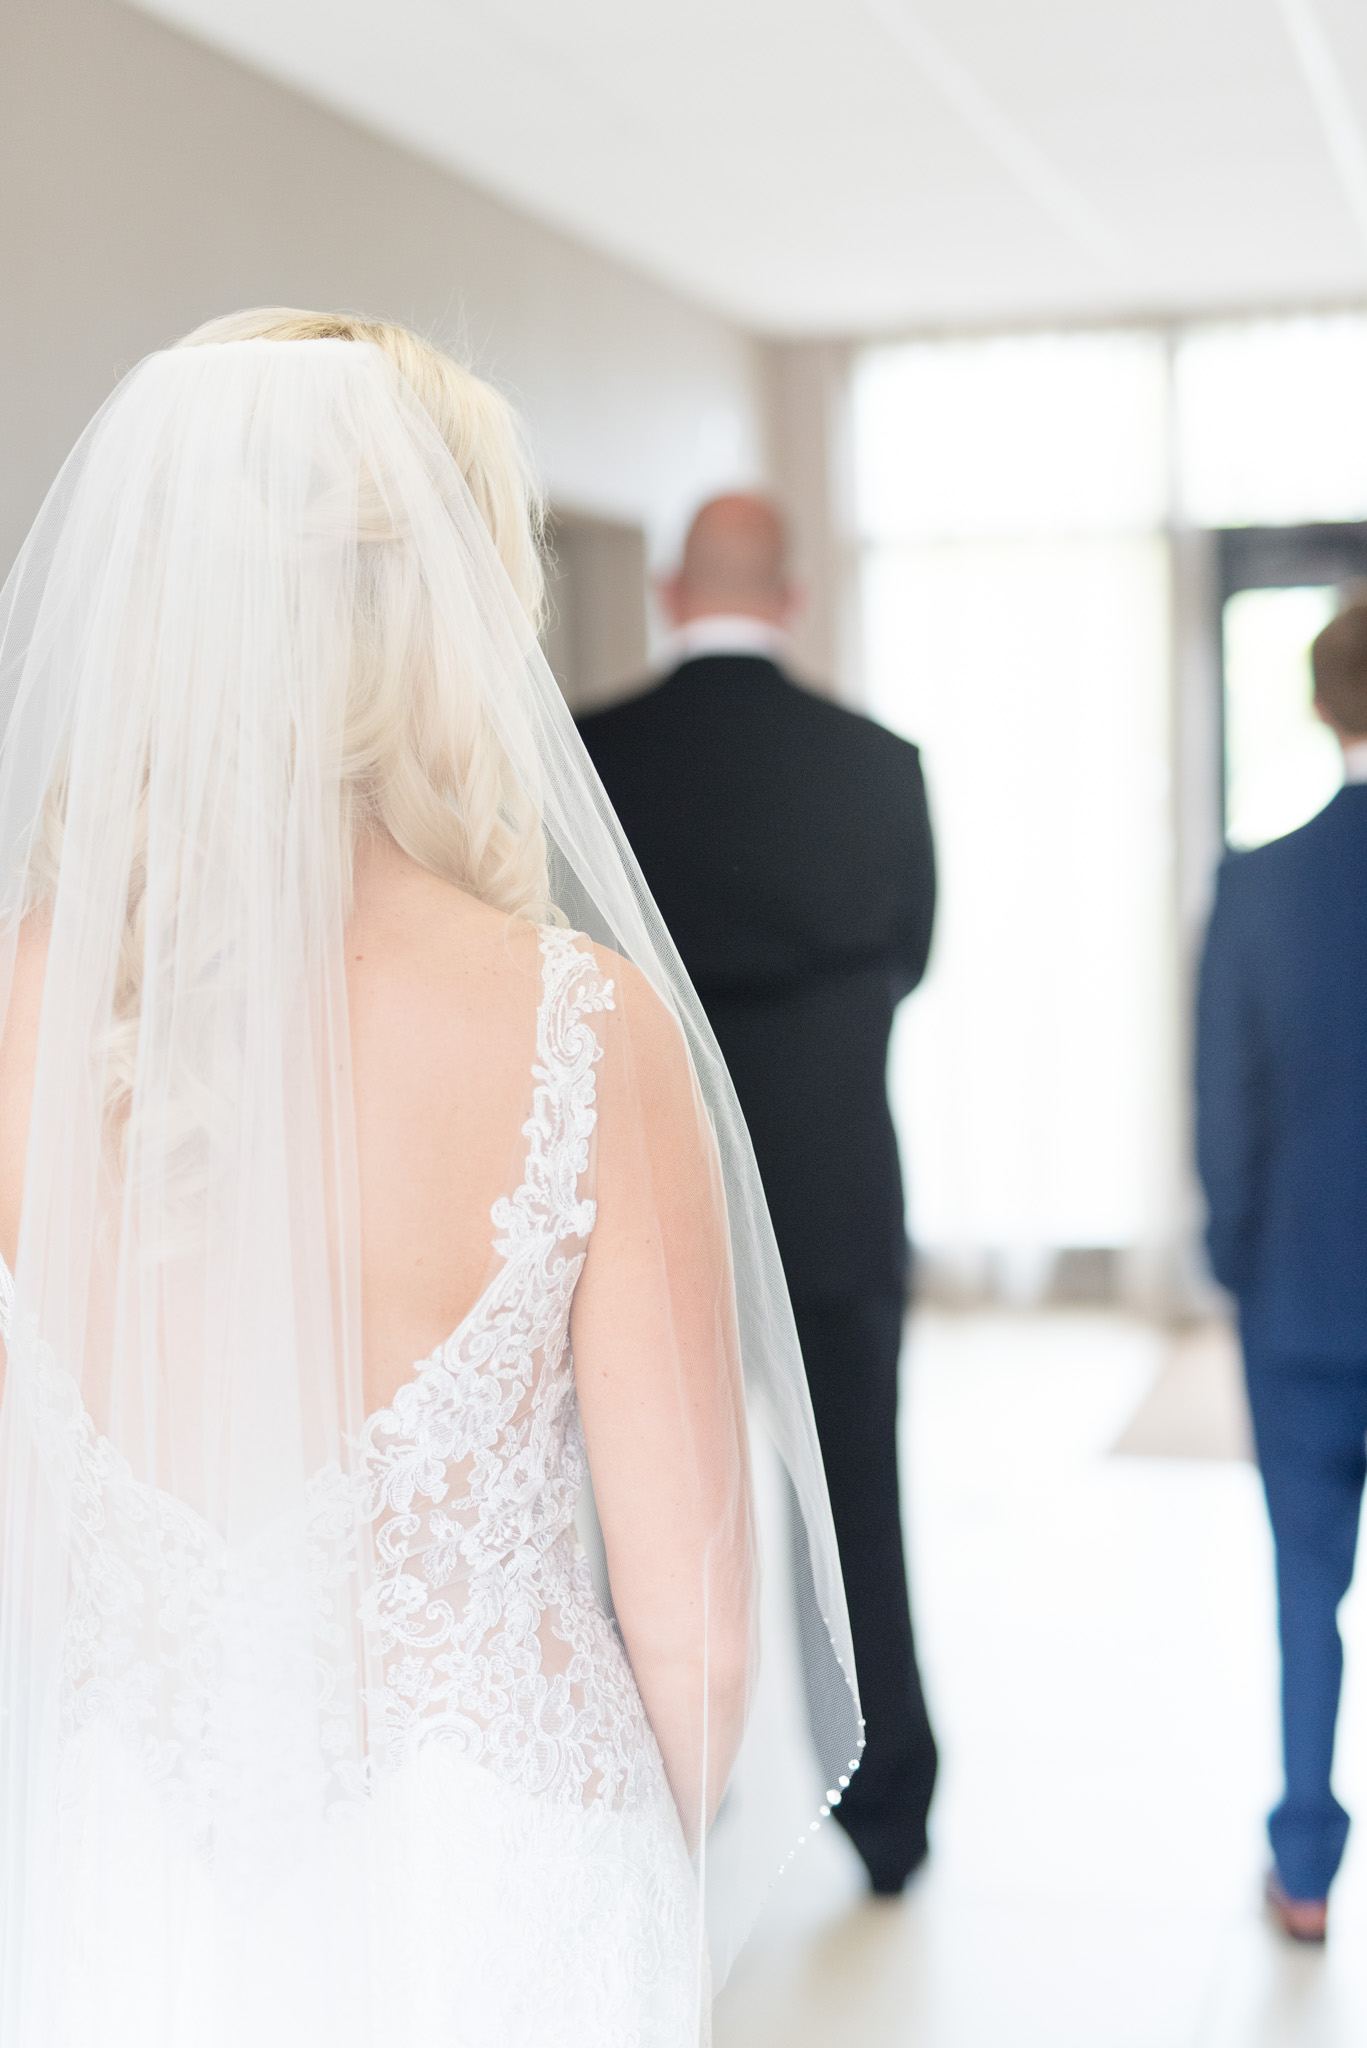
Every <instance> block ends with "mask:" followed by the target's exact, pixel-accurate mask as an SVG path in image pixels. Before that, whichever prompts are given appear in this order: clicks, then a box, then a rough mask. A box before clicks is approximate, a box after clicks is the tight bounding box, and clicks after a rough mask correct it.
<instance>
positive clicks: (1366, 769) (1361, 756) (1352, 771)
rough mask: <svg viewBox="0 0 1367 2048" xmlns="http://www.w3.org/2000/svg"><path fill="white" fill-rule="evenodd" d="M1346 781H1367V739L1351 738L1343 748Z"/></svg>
mask: <svg viewBox="0 0 1367 2048" xmlns="http://www.w3.org/2000/svg"><path fill="white" fill-rule="evenodd" d="M1343 779H1344V781H1345V782H1367V740H1350V741H1349V742H1348V744H1347V746H1346V747H1345V748H1344V750H1343Z"/></svg>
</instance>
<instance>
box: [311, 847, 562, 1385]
mask: <svg viewBox="0 0 1367 2048" xmlns="http://www.w3.org/2000/svg"><path fill="white" fill-rule="evenodd" d="M540 992H541V963H540V957H539V952H538V947H537V935H536V932H535V930H534V929H533V927H532V926H531V925H529V924H525V923H523V922H521V921H518V920H515V919H510V918H507V917H504V916H503V915H502V914H501V913H500V912H498V911H494V910H490V909H489V908H488V907H487V906H486V905H485V904H483V903H479V902H477V901H476V900H475V899H474V898H473V897H472V896H467V895H465V894H464V893H463V892H462V891H461V890H459V889H454V888H452V887H451V886H450V884H449V883H446V882H442V881H439V880H438V879H437V878H436V877H435V876H434V875H431V874H429V873H427V871H426V870H425V869H423V868H420V867H419V866H418V865H417V863H416V862H414V861H411V860H409V859H408V858H407V856H406V855H404V854H402V853H401V852H400V851H399V849H398V848H397V847H396V846H395V845H394V843H393V841H392V840H388V839H370V840H367V841H366V842H364V843H363V845H362V847H361V849H360V850H359V852H358V856H357V861H356V890H355V909H354V912H353V915H352V917H351V920H350V922H349V924H348V927H347V999H348V1009H349V1012H350V1020H351V1054H352V1065H353V1071H354V1075H355V1099H356V1141H357V1155H358V1166H359V1174H360V1187H361V1304H362V1309H361V1313H362V1341H363V1347H364V1357H365V1405H366V1408H367V1410H368V1411H373V1410H374V1409H376V1408H381V1407H385V1406H387V1405H388V1404H389V1402H390V1401H391V1400H392V1399H393V1396H394V1393H395V1391H396V1389H397V1388H398V1387H399V1386H400V1385H401V1384H402V1383H403V1381H404V1380H406V1379H407V1378H408V1377H409V1375H410V1373H411V1372H412V1368H413V1365H414V1362H415V1361H416V1360H418V1359H422V1358H426V1357H427V1355H428V1353H429V1352H431V1351H432V1350H433V1349H434V1347H435V1346H436V1345H438V1344H440V1343H441V1342H442V1341H443V1339H444V1338H446V1337H448V1336H449V1335H450V1334H451V1332H452V1330H454V1329H455V1327H456V1325H457V1324H458V1323H459V1322H460V1320H461V1318H462V1317H463V1316H464V1315H465V1313H466V1311H467V1310H468V1309H469V1308H470V1306H471V1304H472V1302H474V1301H475V1299H476V1298H477V1296H478V1294H479V1292H480V1290H481V1288H482V1287H483V1286H484V1284H485V1282H486V1280H487V1279H488V1277H489V1271H490V1266H491V1262H492V1260H493V1256H494V1255H493V1250H492V1236H493V1231H492V1226H491V1224H490V1218H489V1212H490V1209H491V1207H492V1205H493V1203H494V1201H495V1200H496V1199H497V1197H498V1196H499V1195H502V1194H510V1193H511V1192H512V1190H513V1188H514V1187H515V1186H516V1185H517V1180H518V1177H519V1174H520V1171H521V1166H522V1157H523V1154H524V1152H525V1150H526V1140H525V1138H524V1137H523V1136H522V1125H523V1124H524V1122H525V1121H526V1118H527V1114H528V1112H529V1110H530V1107H531V1092H532V1063H533V1060H534V1057H535V1050H536V1010H537V1003H538V1000H539V997H540Z"/></svg>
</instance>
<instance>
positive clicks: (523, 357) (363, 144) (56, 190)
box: [0, 0, 768, 573]
mask: <svg viewBox="0 0 1367 2048" xmlns="http://www.w3.org/2000/svg"><path fill="white" fill-rule="evenodd" d="M267 302H271V303H280V302H283V303H287V304H294V305H305V306H327V307H333V306H345V307H349V308H356V309H360V310H362V311H365V312H370V313H377V314H382V315H387V316H389V317H392V318H395V319H399V320H403V321H406V322H409V323H410V324H412V325H414V326H416V327H418V328H420V329H421V330H423V331H424V332H429V333H431V334H433V335H434V337H435V338H437V339H439V340H443V341H445V342H447V343H453V344H455V345H456V346H457V347H458V349H460V350H461V351H462V352H463V353H464V354H465V355H466V357H467V359H469V360H471V361H472V362H473V364H474V365H475V367H476V368H479V369H481V370H483V371H484V372H485V373H486V374H489V375H491V376H493V377H494V378H495V379H496V380H497V381H498V382H499V383H500V384H501V385H502V386H503V387H504V388H505V389H506V390H508V391H509V392H510V393H511V395H512V396H513V397H514V399H515V400H516V401H517V403H518V404H519V405H520V406H521V407H522V409H523V412H524V414H525V416H526V418H527V420H528V423H529V426H530V430H531V434H532V439H533V444H534V447H535V450H536V454H537V458H538V460H539V462H540V464H541V467H542V471H543V474H544V477H545V479H546V482H547V484H548V486H549V488H550V490H551V492H552V494H553V495H554V497H555V498H556V499H557V501H558V502H559V503H560V504H562V505H566V506H570V507H578V508H582V509H584V510H586V511H592V512H597V513H600V514H605V515H608V516H611V517H614V518H618V519H625V520H629V521H632V522H634V523H639V524H641V525H643V526H644V527H645V529H646V533H647V536H648V541H649V546H650V552H651V555H652V557H653V559H654V560H655V561H657V562H659V561H662V560H664V559H666V558H667V557H668V556H669V554H670V553H671V552H672V550H673V548H674V547H675V546H676V544H677V541H678V538H679V535H680V533H681V530H682V526H683V523H684V520H685V519H686V517H687V514H688V513H689V511H690V510H691V509H692V507H693V506H694V505H695V504H696V502H697V501H698V500H699V499H701V498H702V497H704V496H705V495H707V494H708V493H709V492H710V491H712V490H715V489H718V488H722V487H725V486H727V485H730V484H734V483H738V482H739V483H745V482H751V481H757V480H760V479H762V478H763V477H764V475H765V473H766V454H765V448H766V433H767V426H768V398H767V375H768V360H767V351H765V350H764V349H763V348H762V347H761V346H760V345H759V344H757V343H755V342H754V341H752V340H750V339H749V338H748V337H746V336H744V335H742V334H740V333H738V332H737V331H735V330H733V329H731V328H729V327H727V326H726V325H724V324H723V323H722V322H721V321H719V320H717V319H715V318H713V317H712V316H710V315H708V314H706V313H704V312H702V311H700V310H698V309H697V308H695V307H693V306H691V305H689V304H687V303H686V302H684V301H683V300H681V299H678V298H675V297H673V296H672V295H671V294H670V293H668V292H666V291H664V290H663V289H661V288H659V287H657V286H656V285H654V284H651V283H649V282H647V281H645V280H643V279H641V278H638V277H637V276H635V275H634V274H633V273H631V272H629V271H627V270H625V269H623V268H621V267H619V266H617V265H615V264H613V263H610V262H608V261H607V260H605V259H604V258H602V257H600V256H597V255H595V254H593V253H591V252H590V251H588V250H586V249H584V248H582V247H581V246H579V245H578V244H576V243H573V242H571V241H569V240H567V239H566V238H565V237H563V236H561V235H558V234H555V233H552V232H550V231H549V230H547V229H544V228H542V227H540V226H538V225H536V224H535V223H533V222H531V221H529V220H527V219H525V218H523V217H522V216H521V215H518V214H516V213H513V212H512V211H510V210H509V209H508V208H507V207H505V206H503V205H501V204H499V203H497V202H495V201H494V200H491V199H488V198H486V197H485V196H484V195H482V194H480V193H477V192H475V191H473V190H471V189H469V188H468V187H465V186H462V185H461V184H459V183H457V182H456V181H455V180H454V179H452V178H450V177H448V176H447V175H445V174H444V173H442V172H440V171H437V170H435V169H433V168H431V167H430V166H429V165H427V164H425V163H422V162H420V161H419V160H417V159H416V158H414V157H410V156H408V155H406V154H405V153H404V152H403V151H401V150H399V149H397V148H394V147H393V146H391V145H390V144H388V143H386V142H382V141H380V140H378V139H376V138H375V137H372V136H370V135H368V134H366V133H364V132H362V131H361V130H360V129H358V128H355V127H352V126H351V125H350V124H348V123H347V122H345V121H343V120H341V119H339V118H338V117H336V116H335V115H332V114H330V113H327V112H325V111H324V110H322V109H321V108H319V107H316V106H314V105H312V104H311V103H309V102H307V101H305V100H303V99H300V98H296V97H295V96H294V95H292V94H291V93H289V92H286V91H284V90H282V89H280V88H279V87H277V86H274V85H271V84H269V83H268V82H267V81H265V80H264V79H262V78H260V77H258V76H256V75H255V74H254V73H251V72H249V71H246V70H243V69H240V68H238V67H237V66H236V65H234V64H232V63H231V62H229V61H228V60H226V59H225V58H223V57H221V56H218V55H217V54H214V53H212V52H210V51H208V50H206V49H204V48H201V47H200V46H199V45H197V44H195V43H192V42H190V41H188V40H185V39H183V38H182V37H180V36H179V35H177V34H175V33H173V32H172V31H170V30H168V29H166V28H163V27H161V26H160V25H158V24H156V23H153V22H151V21H149V20H148V19H146V18H145V17H144V16H142V15H139V14H136V13H134V12H132V11H131V10H129V9H126V8H124V7H123V6H121V5H119V4H117V0H4V4H3V6H0V573H3V570H4V569H6V568H7V567H8V565H9V562H10V560H11V558H12V556H13V554H14V552H15V549H16V548H17V546H18V545H19V542H20V541H21V539H22V537H23V534H24V533H25V531H26V530H27V527H28V525H29V523H30V521H31V520H32V517H33V515H34V512H35V511H36V509H37V506H38V504H39V502H40V500H41V497H42V494H43V491H44V490H45V489H46V487H47V485H48V483H49V482H50V481H51V478H52V476H53V474H54V473H55V471H56V469H57V467H58V464H59V463H60V462H61V460H62V458H63V456H64V455H65V454H66V452H67V450H68V448H69V447H70V446H71V444H72V442H73V441H74V439H75V437H76V435H77V434H78V433H79V431H80V429H81V427H82V426H83V425H84V423H85V421H86V420H87V419H88V418H89V416H90V414H91V413H92V412H93V411H94V409H95V408H96V406H97V405H98V404H99V403H100V401H101V400H102V399H103V398H104V397H105V395H106V394H107V392H108V391H109V389H110V387H111V385H112V384H113V382H114V381H115V379H116V378H117V377H118V375H119V374H120V373H121V372H122V371H124V370H126V369H127V368H128V367H130V366H131V365H132V364H133V363H134V362H136V361H137V359H138V358H139V357H140V356H141V355H143V354H144V353H145V352H146V351H147V350H148V349H151V348H156V347H158V346H160V345H162V344H164V343H166V342H168V341H170V340H173V339H174V338H175V337H176V336H177V335H179V334H181V333H183V332H185V331H186V330H187V329H188V328H190V327H192V326H194V325H195V324H196V323H197V322H199V321H200V320H203V319H205V318H207V317H208V316H209V315H211V314H214V313H219V312H224V311H227V310H229V309H231V308H234V307H237V306H242V305H251V304H261V303H267Z"/></svg>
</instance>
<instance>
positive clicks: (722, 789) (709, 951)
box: [581, 496, 936, 1893]
mask: <svg viewBox="0 0 1367 2048" xmlns="http://www.w3.org/2000/svg"><path fill="white" fill-rule="evenodd" d="M661 595H662V598H663V601H664V605H665V608H666V611H667V612H668V614H669V617H670V619H671V621H672V623H673V625H674V628H675V638H674V647H673V655H674V661H673V666H672V667H671V670H670V672H669V673H668V674H667V675H666V676H665V677H664V678H663V680H661V681H658V682H656V683H655V684H654V685H653V686H652V687H650V688H649V689H648V690H647V691H646V692H645V694H644V695H640V696H637V697H635V698H634V699H632V700H631V701H629V702H627V703H624V704H619V705H615V706H614V707H613V708H612V709H611V710H608V711H602V712H599V713H598V714H596V715H595V716H593V717H590V718H586V719H585V720H584V721H583V724H582V727H581V730H582V732H583V735H584V741H585V744H586V746H587V747H588V750H589V753H590V754H591V755H592V757H593V760H594V763H595V765H596V767H597V769H598V772H599V774H600V775H601V776H602V778H603V782H604V784H605V786H606V788H607V792H608V795H609V796H610V797H611V799H612V802H613V804H614V806H615V808H616V810H617V814H618V816H619V818H620V819H621V821H622V824H623V826H624V828H625V830H626V834H627V837H628V838H629V839H630V841H631V843H632V846H633V847H634V848H635V850H636V854H637V856H638V858H639V860H640V862H641V866H642V868H643V869H644V870H645V876H646V880H647V881H648V882H649V884H650V887H651V889H652V891H653V892H654V895H655V899H656V901H657V903H658V904H659V906H660V909H661V911H662V912H663V914H664V917H665V920H666V922H667V923H668V925H669V929H670V931H671V933H672V934H673V936H674V939H675V941H676V943H677V945H678V947H679V950H680V952H681V953H682V954H683V958H684V963H685V965H686V966H687V968H688V970H689V973H690V974H691V976H692V978H693V982H694V985H695V987H696V988H697V991H698V994H699V996H700V997H701V999H702V1002H703V1006H704V1008H705V1009H706V1011H707V1014H708V1016H709V1017H710V1019H711V1022H712V1025H713V1028H714V1030H715V1031H716V1034H717V1038H718V1041H719V1042H720V1045H721V1049H722V1052H723V1053H724V1054H725V1057H726V1061H727V1065H728V1066H729V1067H730V1070H731V1077H732V1079H733V1081H734V1082H735V1085H736V1093H737V1094H738V1096H739V1097H740V1103H741V1107H742V1109H743V1110H744V1112H745V1117H746V1121H747V1123H748V1124H749V1127H750V1135H751V1138H752V1139H753V1141H754V1147H755V1156H756V1158H757V1159H758V1161H759V1169H760V1173H761V1175H762V1177H763V1181H764V1189H765V1194H766V1196H767V1198H768V1202H769V1209H770V1213H771V1214H772V1216H773V1220H774V1230H775V1233H776V1235H777V1238H778V1245H779V1251H780V1252H781V1254H782V1256H783V1264H784V1269H785V1271H786V1274H787V1278H788V1288H789V1292H790V1294H791V1295H792V1299H793V1309H794V1312H795V1315H796V1318H797V1328H798V1336H799V1338H800V1339H801V1343H802V1352H803V1358H804V1360H805V1362H806V1367H807V1378H808V1382H809V1384H810V1387H811V1391H812V1406H813V1408H814V1410H815V1413H816V1424H817V1430H818V1432H819V1434H820V1437H821V1447H822V1453H823V1456H824V1458H825V1463H826V1477H827V1482H828V1484H829V1487H830V1495H831V1508H832V1511H833V1513H834V1516H835V1527H836V1535H837V1537H838V1539H839V1543H840V1555H841V1562H842V1565H843V1567H844V1572H845V1586H846V1592H847V1595H848V1598H849V1606H850V1622H851V1626H852V1628H853V1633H854V1651H855V1660H856V1663H857V1665H858V1668H859V1684H860V1692H861V1697H862V1701H863V1708H864V1716H865V1722H866V1737H867V1741H866V1747H865V1751H864V1758H863V1763H862V1766H861V1768H860V1770H859V1771H858V1773H857V1774H856V1776H855V1778H854V1780H853V1782H852V1784H851V1787H850V1790H849V1792H848V1793H847V1794H846V1796H845V1799H844V1800H843V1801H842V1803H841V1805H840V1807H839V1808H838V1809H837V1818H838V1819H839V1821H840V1823H841V1825H842V1826H843V1827H844V1828H845V1830H846V1832H847V1833H848V1834H849V1836H850V1838H851V1840H852V1841H853V1843H854V1845H855V1847H856V1848H857V1849H858V1851H859V1853H860V1855H861V1856H862V1857H863V1859H864V1862H865V1865H866V1866H867V1869H868V1872H869V1877H870V1880H871V1882H872V1884H873V1887H874V1889H875V1891H878V1892H883V1893H895V1892H898V1891H900V1890H901V1889H902V1886H903V1885H904V1883H905V1882H906V1879H907V1877H908V1876H909V1875H910V1873H911V1872H912V1871H913V1870H914V1869H915V1868H916V1866H917V1865H918V1864H919V1863H920V1862H921V1860H922V1858H923V1857H924V1856H925V1853H926V1815H927V1812H928V1810H929V1807H930V1799H931V1793H932V1791H933V1789H934V1784H935V1768H936V1755H935V1743H934V1739H933V1737H932V1735H931V1730H930V1724H929V1721H928V1719H927V1716H926V1710H925V1704H924V1701H923V1699H922V1695H921V1682H920V1677H919V1674H918V1672H917V1669H916V1656H915V1649H914V1645H913V1641H912V1629H911V1616H910V1611H909V1606H908V1600H907V1583H906V1568H905V1562H904V1553H903V1548H902V1524H901V1510H900V1502H899V1498H898V1483H897V1366H898V1356H899V1352H900V1348H901V1333H902V1317H903V1311H904V1305H905V1300H906V1286H907V1244H906V1235H905V1228H904V1224H903V1202H902V1181H901V1174H900V1170H899V1166H898V1158H897V1142H896V1138H895V1136H894V1133H893V1127H892V1119H891V1117H890V1115H889V1113H888V1103H887V1088H886V1068H887V1049H888V1034H889V1031H890V1030H891V1027H892V1016H893V1011H894V1009H895V1007H896V1005H897V1004H898V1003H899V1002H900V1001H901V999H902V997H903V996H905V995H907V994H908V993H909V992H910V991H911V990H912V989H913V988H914V987H915V986H916V984H917V982H918V981H919V980H920V978H921V975H922V973H923V971H924V969H925V964H926V954H927V952H928V950H929V946H930V930H931V921H932V917H933V915H934V907H935V865H934V857H933V853H932V849H931V838H930V825H929V820H928V818H927V814H926V799H925V790H924V787H923V784H922V781H921V769H920V763H919V760H918V758H917V753H916V749H915V747H912V746H909V745H908V744H907V742H906V741H905V740H901V739H897V738H895V737H894V735H893V734H892V733H890V732H887V731H885V730H884V729H883V727H882V726H878V725H875V724H874V723H873V722H872V721H871V720H870V719H867V718H861V717H859V716H857V715H856V714H855V713H854V712H852V711H846V710H844V709H842V708H841V707H840V706H838V705H836V704H833V703H831V702H829V701H828V700H827V699H825V698H823V697H818V696H815V695H813V694H812V693H811V692H810V691H807V690H804V689H801V688H799V687H798V686H797V685H796V684H795V683H794V682H792V681H791V680H790V678H789V676H788V675H787V673H786V669H785V664H786V661H787V652H788V643H787V639H786V635H785V630H784V629H785V627H786V626H787V624H788V623H789V621H790V620H791V618H792V617H793V615H794V612H795V609H796V604H797V593H796V592H795V590H794V588H793V586H792V583H791V581H790V579H789V576H788V572H787V566H786V547H785V537H784V531H783V525H782V522H781V520H780V519H779V516H778V514H777V513H776V512H775V511H774V509H773V507H772V506H771V505H769V504H767V503H765V501H764V500H763V499H760V498H755V497H750V496H731V497H725V498H715V499H713V500H712V502H711V503H710V504H707V505H704V506H703V508H702V510H701V511H700V512H699V513H698V515H697V518H696V519H695V520H694V522H693V525H692V528H691V529H690V532H689V535H688V539H687V543H686V545H685V548H684V556H683V563H682V566H681V567H680V569H679V572H678V574H677V575H676V576H674V577H673V578H671V579H670V581H669V582H667V583H666V584H665V585H663V586H662V592H661ZM816 1625H817V1626H820V1623H819V1620H818V1621H817V1623H816ZM823 1762H825V1763H826V1764H827V1766H828V1768H829V1765H830V1762H831V1760H830V1759H823ZM837 1768H842V1766H840V1765H839V1763H838V1762H837Z"/></svg>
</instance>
